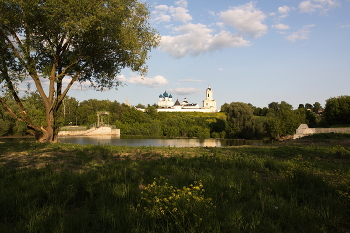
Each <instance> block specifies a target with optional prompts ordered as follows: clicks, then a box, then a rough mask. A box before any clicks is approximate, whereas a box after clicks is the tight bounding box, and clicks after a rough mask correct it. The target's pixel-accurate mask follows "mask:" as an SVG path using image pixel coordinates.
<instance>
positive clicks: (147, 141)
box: [59, 135, 263, 147]
mask: <svg viewBox="0 0 350 233" xmlns="http://www.w3.org/2000/svg"><path fill="white" fill-rule="evenodd" d="M59 141H60V142H62V143H74V144H82V145H85V144H93V145H98V144H109V145H115V146H156V147H158V146H171V147H222V146H243V145H262V144H263V141H262V140H228V139H223V140H221V139H213V138H208V139H195V138H186V139H179V138H174V139H167V138H161V139H159V138H141V137H133V138H132V137H125V138H124V137H121V138H119V137H116V136H109V135H108V136H106V135H105V136H84V137H60V138H59Z"/></svg>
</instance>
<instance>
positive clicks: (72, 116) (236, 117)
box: [0, 93, 350, 139]
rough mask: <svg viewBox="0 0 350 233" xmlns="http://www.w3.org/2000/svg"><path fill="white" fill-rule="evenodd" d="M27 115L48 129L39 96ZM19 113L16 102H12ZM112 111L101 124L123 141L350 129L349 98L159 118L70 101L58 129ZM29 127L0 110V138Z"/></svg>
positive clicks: (30, 101) (151, 111)
mask: <svg viewBox="0 0 350 233" xmlns="http://www.w3.org/2000/svg"><path fill="white" fill-rule="evenodd" d="M23 103H24V105H25V108H26V109H27V112H26V114H27V115H28V116H30V117H32V119H34V121H35V122H34V123H36V124H39V125H42V126H45V124H46V122H45V116H44V108H43V104H42V102H41V98H40V97H39V96H38V94H35V93H34V94H33V93H32V94H30V95H27V96H25V98H24V101H23ZM10 104H11V105H13V106H12V107H15V105H16V104H15V102H10ZM99 111H108V112H109V115H108V116H104V117H103V118H102V120H103V122H104V123H105V124H110V125H115V126H116V127H117V128H120V129H121V134H122V135H142V136H149V137H197V138H210V137H212V138H245V139H263V138H269V139H279V138H281V137H284V136H288V135H292V134H294V133H295V130H296V129H297V128H298V126H299V125H300V124H302V123H306V124H308V125H309V127H327V126H330V125H335V124H338V125H339V124H343V125H344V124H350V96H340V97H335V98H330V99H328V100H327V101H326V106H325V108H324V109H323V108H322V106H321V105H320V104H319V103H318V102H316V103H314V104H308V103H306V104H305V105H304V104H300V105H299V108H298V109H295V110H294V109H293V107H292V105H290V104H288V103H286V102H284V101H281V102H280V103H278V102H272V103H270V104H268V106H267V107H264V108H259V107H255V106H253V105H251V104H246V103H241V102H232V103H230V104H228V103H225V104H224V105H222V106H221V112H218V113H199V112H192V113H181V112H177V113H176V112H175V113H170V112H157V110H156V106H148V107H146V110H145V112H142V111H139V110H137V109H136V108H134V107H130V106H127V105H125V104H121V103H119V102H117V101H109V100H96V99H90V100H85V101H82V102H79V101H78V100H76V99H75V98H72V97H67V98H66V99H65V100H64V102H63V104H62V105H61V107H60V111H59V113H58V114H59V116H58V119H59V120H58V123H57V124H58V125H57V127H63V126H69V125H70V126H74V125H79V126H87V127H91V126H92V125H93V124H95V123H96V122H97V112H99ZM26 134H28V132H27V129H26V126H25V125H24V124H23V123H21V122H18V121H15V119H14V117H13V116H11V115H10V114H9V113H7V112H6V111H5V110H4V109H1V110H0V136H7V135H26Z"/></svg>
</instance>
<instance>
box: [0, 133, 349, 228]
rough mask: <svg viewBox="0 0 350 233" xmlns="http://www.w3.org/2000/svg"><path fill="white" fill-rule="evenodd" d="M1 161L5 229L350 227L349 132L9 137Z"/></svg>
mask: <svg viewBox="0 0 350 233" xmlns="http://www.w3.org/2000/svg"><path fill="white" fill-rule="evenodd" d="M315 137H316V138H315ZM0 162H1V166H0V190H1V192H0V232H349V230H350V223H349V221H348V219H349V218H350V196H349V193H350V166H349V165H350V148H349V139H348V138H346V137H345V138H344V137H340V138H339V137H334V135H332V137H328V138H327V137H326V138H325V136H324V137H323V138H321V139H320V138H317V136H314V137H313V138H312V137H311V138H303V139H302V140H296V141H289V142H283V143H280V144H275V145H270V146H264V147H247V146H244V147H230V148H174V147H163V148H157V147H137V148H135V147H117V146H109V145H99V146H92V145H85V146H82V145H68V144H53V145H48V144H37V143H32V144H29V143H21V144H11V143H2V144H0ZM161 177H165V178H164V179H163V178H161ZM155 178H156V180H155ZM197 181H198V182H197ZM200 181H201V183H200ZM199 184H202V185H203V187H200V185H199ZM191 185H192V186H191ZM197 188H198V190H197ZM172 197H173V198H172Z"/></svg>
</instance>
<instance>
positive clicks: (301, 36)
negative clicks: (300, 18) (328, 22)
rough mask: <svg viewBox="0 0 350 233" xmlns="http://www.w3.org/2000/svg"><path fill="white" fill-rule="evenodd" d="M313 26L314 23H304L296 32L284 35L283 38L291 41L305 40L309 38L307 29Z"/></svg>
mask: <svg viewBox="0 0 350 233" xmlns="http://www.w3.org/2000/svg"><path fill="white" fill-rule="evenodd" d="M314 26H315V25H314V24H310V25H305V26H303V27H302V28H301V29H300V30H298V31H297V32H294V33H293V34H291V35H289V36H286V37H285V39H286V40H289V41H291V42H295V41H296V40H306V39H308V38H309V34H310V30H309V29H310V28H311V27H314Z"/></svg>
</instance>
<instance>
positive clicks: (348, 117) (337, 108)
mask: <svg viewBox="0 0 350 233" xmlns="http://www.w3.org/2000/svg"><path fill="white" fill-rule="evenodd" d="M324 118H325V120H326V122H327V123H328V124H329V125H336V124H349V123H350V96H339V97H333V98H329V99H328V100H326V106H325V109H324Z"/></svg>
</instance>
